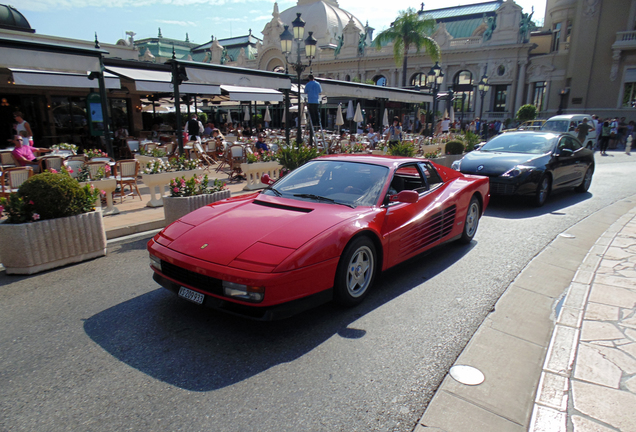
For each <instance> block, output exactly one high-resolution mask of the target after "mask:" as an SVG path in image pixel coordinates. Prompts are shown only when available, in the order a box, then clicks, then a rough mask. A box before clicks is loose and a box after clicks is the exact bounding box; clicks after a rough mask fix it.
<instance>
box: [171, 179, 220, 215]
mask: <svg viewBox="0 0 636 432" xmlns="http://www.w3.org/2000/svg"><path fill="white" fill-rule="evenodd" d="M169 186H170V195H169V196H165V197H163V211H164V215H165V218H166V226H167V225H170V224H171V223H172V222H174V221H176V220H177V219H179V218H181V217H183V216H185V215H187V214H188V213H190V212H193V211H195V210H196V209H198V208H200V207H203V206H206V205H208V204H211V203H213V202H216V201H220V200H222V199H225V198H229V197H230V190H229V189H228V188H227V186H226V185H225V182H223V181H221V180H219V179H214V180H213V181H212V184H210V182H209V180H208V175H207V174H205V175H193V176H192V177H191V178H190V179H188V180H186V176H183V177H175V178H173V179H172V180H170V185H169Z"/></svg>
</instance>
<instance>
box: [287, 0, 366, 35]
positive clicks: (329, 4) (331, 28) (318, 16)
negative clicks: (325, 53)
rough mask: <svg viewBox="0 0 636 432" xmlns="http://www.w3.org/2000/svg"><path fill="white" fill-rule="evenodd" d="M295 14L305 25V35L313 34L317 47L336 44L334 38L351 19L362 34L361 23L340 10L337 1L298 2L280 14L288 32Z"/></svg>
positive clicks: (303, 0)
mask: <svg viewBox="0 0 636 432" xmlns="http://www.w3.org/2000/svg"><path fill="white" fill-rule="evenodd" d="M297 13H300V14H302V16H301V18H302V19H303V20H305V22H306V23H307V24H306V25H305V35H307V34H308V32H310V31H311V32H314V37H315V38H316V39H318V46H326V45H329V44H334V45H335V44H337V42H336V37H337V36H340V35H342V29H344V28H345V26H346V25H347V23H348V22H349V20H350V19H352V18H353V23H354V24H355V26H356V27H358V29H359V30H360V33H364V25H362V22H360V20H359V19H358V18H356V17H355V16H353V15H352V14H351V13H349V12H347V11H346V10H344V9H340V7H339V6H338V1H337V0H298V4H297V5H296V6H293V7H291V8H289V9H286V10H284V11H283V12H281V13H280V19H281V21H282V22H283V23H284V24H285V25H289V28H290V31H291V27H292V26H291V23H292V21H293V20H295V19H296V14H297ZM305 37H306V36H305Z"/></svg>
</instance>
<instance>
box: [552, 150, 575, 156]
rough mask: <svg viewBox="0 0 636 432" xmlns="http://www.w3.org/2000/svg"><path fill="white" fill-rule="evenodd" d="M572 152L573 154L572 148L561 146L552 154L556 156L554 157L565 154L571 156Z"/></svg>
mask: <svg viewBox="0 0 636 432" xmlns="http://www.w3.org/2000/svg"><path fill="white" fill-rule="evenodd" d="M573 154H574V152H573V151H572V149H568V148H562V149H558V150H557V151H556V153H554V156H556V157H567V156H572V155H573Z"/></svg>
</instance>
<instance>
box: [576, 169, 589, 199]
mask: <svg viewBox="0 0 636 432" xmlns="http://www.w3.org/2000/svg"><path fill="white" fill-rule="evenodd" d="M593 174H594V168H592V167H591V166H590V167H588V168H587V171H585V175H584V176H583V181H582V182H581V184H580V185H578V186H577V187H575V188H574V190H575V191H576V192H579V193H585V192H587V190H588V189H589V188H590V185H591V184H592V175H593Z"/></svg>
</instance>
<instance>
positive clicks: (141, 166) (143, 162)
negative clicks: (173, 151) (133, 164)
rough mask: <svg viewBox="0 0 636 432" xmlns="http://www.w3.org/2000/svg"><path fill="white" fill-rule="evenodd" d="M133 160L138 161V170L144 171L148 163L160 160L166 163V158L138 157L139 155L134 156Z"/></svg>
mask: <svg viewBox="0 0 636 432" xmlns="http://www.w3.org/2000/svg"><path fill="white" fill-rule="evenodd" d="M135 159H136V160H138V161H139V169H140V170H143V169H145V168H146V167H147V166H148V164H149V163H153V162H154V161H156V160H157V159H161V160H162V161H164V162H168V158H167V157H161V158H156V157H152V156H145V155H140V154H136V155H135Z"/></svg>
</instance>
